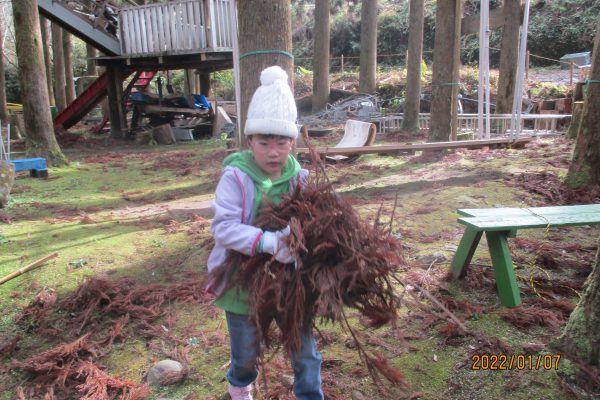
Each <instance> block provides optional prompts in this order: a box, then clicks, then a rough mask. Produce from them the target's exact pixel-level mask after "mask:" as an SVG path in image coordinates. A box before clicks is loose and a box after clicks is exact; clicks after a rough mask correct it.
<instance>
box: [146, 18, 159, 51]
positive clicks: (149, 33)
mask: <svg viewBox="0 0 600 400" xmlns="http://www.w3.org/2000/svg"><path fill="white" fill-rule="evenodd" d="M144 20H145V22H146V37H147V40H148V53H153V52H155V51H156V50H155V48H154V29H153V27H152V10H151V9H150V8H149V7H148V8H145V9H144Z"/></svg>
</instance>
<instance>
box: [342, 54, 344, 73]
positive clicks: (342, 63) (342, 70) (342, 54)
mask: <svg viewBox="0 0 600 400" xmlns="http://www.w3.org/2000/svg"><path fill="white" fill-rule="evenodd" d="M343 74H344V55H343V54H342V75H343Z"/></svg>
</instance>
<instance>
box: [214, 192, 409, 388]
mask: <svg viewBox="0 0 600 400" xmlns="http://www.w3.org/2000/svg"><path fill="white" fill-rule="evenodd" d="M378 219H379V215H378V217H377V220H378ZM392 219H393V215H392ZM254 225H256V226H258V227H260V228H262V229H263V230H272V231H274V230H278V229H282V228H283V227H285V226H286V225H290V228H291V235H290V236H289V237H288V238H287V244H288V246H289V248H290V252H291V254H292V255H293V256H294V258H295V259H296V265H294V264H286V265H283V264H281V263H279V262H277V261H275V259H274V257H272V256H271V255H269V254H258V255H256V256H253V257H248V256H245V255H243V254H240V253H237V252H231V253H230V255H229V257H228V259H227V261H226V263H225V265H224V266H223V267H222V268H219V269H218V270H217V271H216V274H215V275H216V276H214V278H215V279H217V280H219V279H223V278H224V277H226V276H234V278H233V279H232V280H231V281H230V282H229V287H235V286H237V287H241V288H243V289H244V290H246V291H247V292H248V303H249V308H250V317H251V319H252V321H253V322H254V323H255V325H256V327H257V330H258V339H259V341H260V342H261V343H262V344H264V345H265V347H266V348H268V347H270V346H271V345H272V343H273V339H274V337H273V335H274V331H273V329H271V328H272V326H273V322H274V321H275V322H276V323H277V325H278V326H279V328H280V335H279V337H280V340H281V342H282V344H283V346H284V347H285V349H286V350H287V351H295V350H298V349H299V348H300V333H301V330H302V329H307V328H310V327H312V325H313V323H314V322H315V321H316V320H317V319H320V320H322V321H326V322H341V323H342V325H343V326H345V328H346V329H348V330H349V331H350V333H351V334H352V336H353V337H354V339H355V341H358V339H357V335H356V334H355V331H354V330H353V329H352V327H351V325H350V324H349V322H348V320H347V318H346V314H345V312H344V308H345V307H350V308H353V309H356V310H358V311H359V313H360V315H361V321H362V322H363V323H364V324H365V325H366V326H367V327H380V326H383V325H384V324H386V323H389V322H391V321H394V320H395V319H396V316H397V314H396V313H397V308H398V306H399V296H398V295H397V292H396V289H395V285H397V284H398V283H399V282H400V281H399V280H398V279H397V278H396V277H395V273H396V272H397V271H398V270H399V269H400V267H402V266H403V265H404V258H403V255H402V247H401V245H400V243H399V241H398V240H396V239H395V238H393V237H392V236H391V235H390V234H389V231H386V230H385V229H384V228H383V227H381V226H379V224H378V221H376V223H375V224H374V226H371V225H369V224H368V223H367V222H366V221H364V220H363V219H361V218H360V217H359V215H358V214H357V212H356V211H354V210H353V208H352V206H351V205H350V204H349V203H348V202H346V201H344V199H342V198H341V197H339V196H338V195H337V194H336V193H335V191H334V190H333V188H332V186H331V185H318V184H317V183H315V184H310V183H309V184H307V185H306V187H304V188H303V189H302V190H300V189H297V190H295V191H294V192H293V193H292V194H291V195H290V196H289V197H286V198H284V199H283V201H282V202H281V203H279V204H267V205H265V206H264V208H263V209H262V210H261V212H260V215H259V217H258V218H257V219H256V220H255V221H254ZM390 226H391V224H390ZM357 345H358V346H357V349H358V350H359V353H360V355H361V358H362V359H363V361H364V362H365V364H366V366H367V368H368V370H369V372H370V374H371V376H372V377H373V378H374V379H375V380H376V382H378V383H379V378H378V376H379V375H378V373H381V374H383V375H384V376H385V377H386V378H388V379H389V380H390V381H392V382H395V383H401V382H403V379H402V375H401V374H400V372H399V371H397V370H395V369H393V368H392V367H391V366H389V365H388V364H387V361H386V360H385V359H384V358H383V357H381V356H377V355H376V356H374V357H373V356H369V355H368V354H367V353H366V352H365V351H364V348H363V346H361V345H360V343H357Z"/></svg>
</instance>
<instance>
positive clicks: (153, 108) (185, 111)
mask: <svg viewBox="0 0 600 400" xmlns="http://www.w3.org/2000/svg"><path fill="white" fill-rule="evenodd" d="M139 108H140V110H141V111H142V112H145V113H152V112H155V113H161V112H170V113H176V114H193V115H208V114H209V111H208V110H200V109H193V108H177V107H165V106H156V105H140V106H139Z"/></svg>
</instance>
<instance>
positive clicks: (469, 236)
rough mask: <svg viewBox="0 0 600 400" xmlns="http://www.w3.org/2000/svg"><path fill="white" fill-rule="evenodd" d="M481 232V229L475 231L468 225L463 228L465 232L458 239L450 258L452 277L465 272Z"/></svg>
mask: <svg viewBox="0 0 600 400" xmlns="http://www.w3.org/2000/svg"><path fill="white" fill-rule="evenodd" d="M481 234H482V232H481V231H475V230H473V229H471V228H469V227H467V228H465V233H464V234H463V236H462V238H461V239H460V244H459V245H458V249H456V254H454V258H453V259H452V265H451V268H452V269H451V271H452V279H458V278H463V277H464V276H465V275H466V274H467V267H468V266H469V264H470V263H471V258H473V253H475V249H477V245H478V244H479V240H480V239H481Z"/></svg>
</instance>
